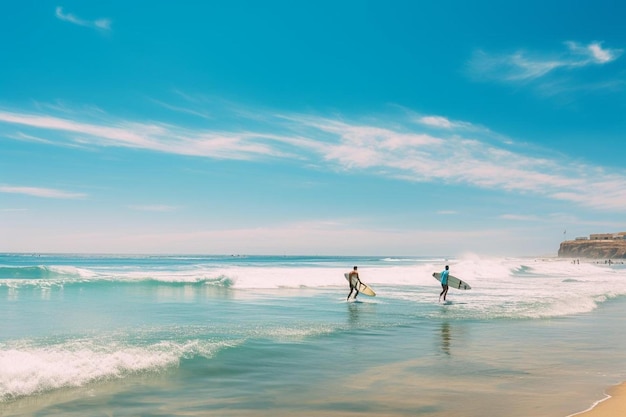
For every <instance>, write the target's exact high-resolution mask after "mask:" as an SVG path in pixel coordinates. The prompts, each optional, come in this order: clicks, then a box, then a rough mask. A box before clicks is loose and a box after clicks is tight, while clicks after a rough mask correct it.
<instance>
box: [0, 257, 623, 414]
mask: <svg viewBox="0 0 626 417" xmlns="http://www.w3.org/2000/svg"><path fill="white" fill-rule="evenodd" d="M445 262H446V260H445V259H444V258H437V257H434V258H392V257H367V258H365V257H363V258H341V257H336V258H335V257H219V256H216V257H205V256H141V257H139V256H117V257H115V256H85V255H81V256H76V255H63V256H60V255H43V256H32V255H1V256H0V274H1V275H0V314H1V316H2V317H3V318H4V320H2V323H1V324H0V415H3V416H9V415H41V416H43V415H45V416H55V415H59V416H61V415H63V416H72V415H76V416H79V415H80V416H84V415H115V416H136V415H153V416H158V415H163V416H165V415H198V416H200V415H220V416H228V415H233V416H235V415H236V416H247V415H250V416H261V415H269V414H271V415H294V414H295V415H316V416H335V415H336V416H339V415H343V416H345V415H389V416H405V415H406V416H408V415H412V416H414V415H420V416H454V415H463V416H502V415H507V416H530V415H532V416H561V417H564V416H566V415H568V414H571V413H573V412H576V411H579V410H582V409H585V408H587V407H588V406H589V405H590V404H591V403H592V402H593V401H595V400H597V399H598V398H602V392H603V390H604V388H605V387H606V386H608V385H611V384H615V383H617V382H620V381H623V380H624V379H626V378H625V375H626V353H624V352H623V349H622V347H623V346H626V343H625V342H626V340H625V339H626V336H624V332H623V331H622V330H623V321H622V317H624V314H625V313H626V269H624V267H623V266H622V265H614V266H611V267H609V266H607V265H604V264H596V263H593V262H583V263H581V264H580V265H574V264H572V263H571V262H569V261H567V260H558V259H526V258H507V259H485V258H479V257H471V258H465V259H450V260H448V261H447V262H448V263H449V264H450V266H451V273H452V275H456V276H459V277H460V278H462V279H464V280H465V281H467V282H469V283H470V284H471V285H472V287H473V288H472V290H469V291H455V290H453V289H451V290H450V293H449V299H450V300H451V303H450V304H445V305H444V304H440V303H438V294H439V291H440V286H439V284H438V283H437V281H435V280H434V279H433V278H432V276H430V275H431V274H432V272H434V271H437V272H438V271H440V270H441V269H443V265H444V264H445ZM353 264H357V265H359V271H360V272H361V278H362V279H363V281H364V282H367V283H368V284H370V285H371V286H372V287H373V288H374V289H375V290H376V291H377V294H378V295H377V296H376V297H366V296H363V295H361V296H359V297H358V300H359V301H360V302H356V303H348V302H346V300H345V296H346V295H347V293H348V288H347V282H346V281H345V279H344V278H343V272H345V271H347V270H349V269H351V267H352V265H353Z"/></svg>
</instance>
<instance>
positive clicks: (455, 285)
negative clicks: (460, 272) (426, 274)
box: [433, 272, 472, 290]
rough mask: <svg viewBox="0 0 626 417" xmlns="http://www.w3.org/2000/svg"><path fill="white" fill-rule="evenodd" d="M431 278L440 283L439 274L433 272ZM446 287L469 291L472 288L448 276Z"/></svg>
mask: <svg viewBox="0 0 626 417" xmlns="http://www.w3.org/2000/svg"><path fill="white" fill-rule="evenodd" d="M433 277H435V279H436V280H437V281H439V282H441V272H433ZM448 287H450V288H456V289H457V290H471V289H472V287H470V285H469V284H468V283H467V282H465V281H463V280H460V279H458V278H457V277H453V276H452V275H448Z"/></svg>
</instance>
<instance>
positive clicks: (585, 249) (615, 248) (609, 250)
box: [559, 239, 626, 259]
mask: <svg viewBox="0 0 626 417" xmlns="http://www.w3.org/2000/svg"><path fill="white" fill-rule="evenodd" d="M559 256H561V257H564V258H591V259H626V240H623V239H620V240H566V241H565V242H561V247H559Z"/></svg>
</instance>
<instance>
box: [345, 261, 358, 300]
mask: <svg viewBox="0 0 626 417" xmlns="http://www.w3.org/2000/svg"><path fill="white" fill-rule="evenodd" d="M356 270H357V267H356V266H355V267H354V269H353V270H352V271H350V273H349V274H348V278H349V279H348V282H349V283H350V292H349V293H348V298H346V300H349V299H350V296H351V295H352V291H356V293H355V294H354V299H355V300H356V296H357V295H359V287H358V286H359V284H361V280H360V279H359V273H358V272H357V271H356Z"/></svg>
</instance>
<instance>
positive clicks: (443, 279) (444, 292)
mask: <svg viewBox="0 0 626 417" xmlns="http://www.w3.org/2000/svg"><path fill="white" fill-rule="evenodd" d="M449 270H450V267H449V266H448V265H446V269H444V270H443V271H441V288H443V290H442V291H441V294H439V301H441V296H442V295H443V301H446V295H448V274H449Z"/></svg>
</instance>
